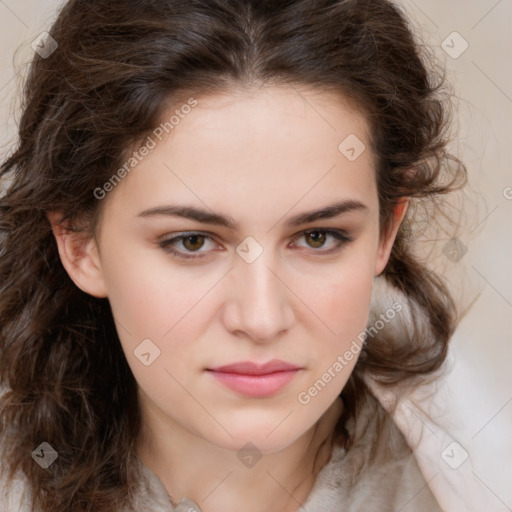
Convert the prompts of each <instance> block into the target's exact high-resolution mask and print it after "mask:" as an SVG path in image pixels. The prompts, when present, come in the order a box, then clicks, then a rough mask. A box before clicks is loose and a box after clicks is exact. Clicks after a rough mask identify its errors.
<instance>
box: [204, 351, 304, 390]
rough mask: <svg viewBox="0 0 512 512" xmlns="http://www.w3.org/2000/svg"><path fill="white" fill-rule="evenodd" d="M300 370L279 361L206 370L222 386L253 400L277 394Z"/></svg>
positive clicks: (232, 365) (244, 363)
mask: <svg viewBox="0 0 512 512" xmlns="http://www.w3.org/2000/svg"><path fill="white" fill-rule="evenodd" d="M300 370H302V368H301V367H300V366H296V365H293V364H291V363H286V362H284V361H280V360H277V359H274V360H272V361H269V362H268V363H265V364H258V363H253V362H251V361H242V362H239V363H234V364H229V365H224V366H218V367H215V368H207V369H206V371H207V372H208V373H209V374H210V375H212V377H213V378H214V379H215V380H216V381H217V382H219V383H220V384H223V385H224V386H226V387H227V388H229V389H231V390H232V391H235V392H236V393H239V394H241V395H244V396H249V397H253V398H265V397H268V396H272V395H274V394H276V393H277V392H279V391H280V390H282V389H283V388H284V387H285V386H286V385H287V384H288V383H289V382H290V381H291V380H292V379H293V378H294V377H295V376H296V375H297V374H298V373H299V371H300Z"/></svg>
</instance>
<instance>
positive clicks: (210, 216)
mask: <svg viewBox="0 0 512 512" xmlns="http://www.w3.org/2000/svg"><path fill="white" fill-rule="evenodd" d="M352 211H368V207H367V206H366V205H365V204H363V203H361V202H360V201H356V200H351V199H349V200H344V201H339V202H336V203H333V204H330V205H328V206H325V207H323V208H320V209H319V210H312V211H309V212H303V213H299V214H298V215H295V216H293V217H291V218H290V219H288V221H287V222H286V225H287V226H300V225H301V224H307V223H310V222H314V221H316V220H319V219H331V218H333V217H338V216H339V215H342V214H344V213H348V212H352ZM137 216H138V217H153V216H174V217H182V218H185V219H191V220H195V221H198V222H201V223H203V224H211V225H216V226H223V227H226V228H228V229H231V230H236V229H238V223H237V222H236V221H235V220H234V219H233V218H232V217H230V216H225V215H221V214H219V213H214V212H210V211H207V210H201V209H199V208H195V207H193V206H179V205H166V206H156V207H154V208H150V209H149V210H144V211H143V212H141V213H139V214H138V215H137Z"/></svg>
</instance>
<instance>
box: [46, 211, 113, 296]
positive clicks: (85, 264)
mask: <svg viewBox="0 0 512 512" xmlns="http://www.w3.org/2000/svg"><path fill="white" fill-rule="evenodd" d="M47 216H48V220H49V221H50V224H51V226H52V231H53V235H54V237H55V240H56V242H57V247H58V250H59V256H60V260H61V262H62V265H63V266H64V268H65V270H66V272H67V273H68V275H69V277H70V278H71V280H72V281H73V282H74V283H75V284H76V286H78V288H80V289H81V290H82V291H84V292H85V293H88V294H89V295H92V296H94V297H98V298H105V297H107V288H106V284H105V281H104V278H103V274H102V270H101V261H100V257H99V253H98V247H97V244H96V240H95V239H94V237H89V236H87V235H85V234H84V233H82V232H76V231H73V230H70V229H68V228H67V227H66V226H65V225H63V224H62V223H61V219H62V216H61V215H60V214H59V213H57V212H50V213H48V215H47Z"/></svg>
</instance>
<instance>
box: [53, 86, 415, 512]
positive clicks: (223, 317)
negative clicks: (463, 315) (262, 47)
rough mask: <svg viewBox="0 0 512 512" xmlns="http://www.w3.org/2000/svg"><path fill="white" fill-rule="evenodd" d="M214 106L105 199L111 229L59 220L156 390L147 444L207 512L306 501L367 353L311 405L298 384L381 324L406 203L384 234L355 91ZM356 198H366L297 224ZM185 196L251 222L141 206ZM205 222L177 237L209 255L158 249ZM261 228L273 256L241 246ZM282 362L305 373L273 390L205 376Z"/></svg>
mask: <svg viewBox="0 0 512 512" xmlns="http://www.w3.org/2000/svg"><path fill="white" fill-rule="evenodd" d="M197 100H198V105H197V106H196V107H195V108H194V109H192V111H191V113H190V114H188V115H187V116H186V117H185V118H184V119H182V120H181V121H180V123H179V125H178V126H176V127H175V128H174V130H173V131H172V132H171V133H170V135H169V136H167V137H166V138H165V139H164V140H163V141H161V142H159V143H158V145H157V146H156V147H155V148H154V149H153V150H152V151H151V153H150V154H149V155H148V156H146V157H145V158H144V160H143V161H142V162H141V163H140V164H139V165H137V166H136V167H135V169H134V170H133V171H132V172H131V173H130V174H129V175H128V176H127V177H126V178H124V179H123V180H122V182H121V183H120V184H118V185H117V186H116V187H115V189H114V190H113V191H112V192H110V193H109V194H108V195H107V198H106V199H104V200H103V202H102V204H101V207H102V216H101V221H100V225H99V226H98V228H99V229H98V230H97V231H96V235H95V236H94V237H92V238H90V239H87V240H84V239H83V238H80V237H78V236H76V235H74V234H73V233H71V232H69V231H66V229H65V227H63V226H60V225H59V224H58V220H59V215H58V214H57V213H53V214H50V215H49V218H50V221H51V222H52V226H53V229H54V233H55V236H56V239H57V242H58V245H59V251H60V255H61V259H62V262H63V265H64V266H65V268H66V270H67V271H68V273H69V275H70V276H71V278H72V279H73V280H74V282H75V283H76V284H77V286H79V287H80V288H81V289H82V290H84V291H86V292H87V293H90V294H91V295H93V296H96V297H108V299H109V301H110V304H111V306H112V310H113V313H114V317H115V319H116V322H117V326H118V334H119V338H120V340H121V344H122V346H123V350H124V352H125V355H126V358H127V361H128V364H129V365H130V367H131V370H132V372H133V374H134V376H135V379H136V380H137V383H138V387H139V398H140V406H141V412H142V418H143V434H142V435H141V437H140V439H139V443H138V448H137V451H138V453H139V455H140V456H141V459H142V460H143V462H144V464H145V465H146V466H147V467H149V468H150V469H152V470H153V471H154V472H155V473H156V474H157V475H158V476H159V477H160V479H161V480H162V482H163V484H164V485H165V487H166V489H167V491H168V493H169V495H170V496H172V497H173V499H174V500H175V501H179V500H180V499H181V498H182V497H185V496H186V497H188V498H190V499H193V500H194V501H196V502H197V503H198V504H199V506H200V507H201V509H202V510H203V511H204V512H220V511H223V512H226V511H234V510H245V511H248V512H262V511H266V512H278V511H279V512H283V511H285V512H291V511H295V510H298V508H299V506H300V504H301V503H303V502H304V500H305V499H306V497H307V495H308V493H309V492H310V490H311V488H312V485H313V484H314V481H315V476H316V474H317V473H318V471H319V470H320V469H321V468H322V467H323V466H324V464H325V463H326V462H327V461H328V460H329V457H330V454H331V451H332V433H333V428H334V425H335V422H336V420H337V418H338V417H339V414H340V411H341V405H340V401H339V400H338V399H337V397H338V396H339V393H340V392H341V390H342V389H343V387H344V385H345V383H346V381H347V379H348V377H349V376H350V373H351V371H352V370H353V367H354V365H355V363H356V361H357V357H354V359H353V360H352V361H350V363H349V364H347V365H346V366H345V367H344V368H343V369H342V370H341V371H339V372H337V373H336V376H335V378H333V379H332V380H331V381H330V382H329V383H328V384H327V385H326V386H325V388H324V389H322V390H321V392H319V393H318V394H317V395H316V396H315V397H313V398H311V400H310V402H309V403H308V404H301V403H300V402H299V401H298V398H297V397H298V394H299V393H301V392H304V391H307V390H308V389H309V388H310V387H311V386H312V384H313V383H314V382H315V381H316V380H318V379H319V378H321V376H322V374H324V373H325V372H326V370H327V369H328V368H329V367H332V365H333V363H334V362H335V361H336V359H337V357H338V356H339V355H341V354H343V353H344V352H345V351H346V350H347V349H349V348H350V345H351V343H352V341H353V340H355V339H356V338H357V335H358V334H360V333H361V332H362V331H364V329H365V327H366V324H367V320H368V314H369V306H370V300H371V294H372V286H373V280H374V277H375V276H376V275H378V274H380V273H381V272H382V271H383V269H384V267H385V265H386V263H387V261H388V258H389V254H390V251H391V247H392V244H393V241H394V239H395V236H396V232H397V230H398V227H399V225H400V222H401V221H402V219H403V217H404V215H405V212H406V210H407V203H406V202H403V203H402V204H401V205H399V206H397V208H396V209H395V216H394V221H393V223H392V225H390V227H389V229H388V230H387V231H386V234H385V235H384V236H380V235H379V218H378V196H377V189H376V181H375V164H374V155H372V153H371V151H370V149H369V148H370V144H369V138H368V125H367V123H366V120H365V119H364V117H363V116H362V115H361V114H360V113H358V112H357V111H356V110H354V109H352V108H349V107H348V106H347V104H346V103H344V102H343V101H342V99H341V98H340V97H338V96H333V95H330V94H328V93H325V92H319V91H314V90H307V89H306V88H301V89H294V88H289V87H277V86H272V87H271V86H266V87H263V88H259V89H251V90H238V91H237V92H236V93H230V94H229V95H215V96H209V97H201V98H197ZM164 114H165V115H163V118H168V117H169V113H168V112H166V113H164ZM350 134H356V135H357V137H358V138H359V139H360V140H361V141H362V142H363V143H364V144H365V146H366V150H365V151H363V153H362V154H361V155H360V156H359V157H358V158H357V159H356V160H355V161H349V160H348V159H347V158H346V157H345V156H344V154H342V153H341V152H340V151H339V150H338V145H339V144H340V143H341V142H342V141H343V140H344V139H345V138H346V137H347V136H348V135H350ZM342 200H352V201H359V202H361V203H363V205H365V208H362V209H355V210H351V211H348V212H346V213H343V214H341V215H339V216H337V217H335V218H329V219H320V220H316V221H313V222H309V223H306V224H301V225H300V226H288V225H287V221H288V220H289V219H290V218H291V217H293V216H295V215H297V214H298V213H301V212H309V211H312V210H317V209H320V208H323V207H325V206H327V205H330V204H331V203H334V202H338V201H342ZM170 204H179V205H190V206H194V207H196V208H201V209H205V210H207V211H213V212H216V213H220V214H222V215H225V216H230V217H232V218H233V220H234V221H236V222H237V223H238V228H237V229H236V230H231V229H228V228H226V227H223V226H215V225H209V224H204V223H201V222H198V221H195V220H189V219H185V218H180V217H176V216H169V215H148V216H142V217H141V216H140V215H139V214H140V213H141V212H143V211H146V210H148V209H151V208H155V207H161V206H166V205H170ZM313 228H316V229H338V230H343V231H345V232H346V234H347V235H348V236H350V237H352V238H353V240H352V241H350V242H346V243H344V244H343V245H341V247H339V242H338V241H337V240H336V239H335V238H333V237H332V235H329V234H325V238H323V237H322V233H316V238H315V237H314V236H311V235H309V236H308V235H307V234H304V231H306V230H311V229H313ZM190 231H196V232H200V233H202V234H206V235H208V236H210V237H211V238H210V239H209V238H204V239H201V238H199V239H195V240H194V241H190V240H189V241H188V243H187V242H186V241H181V242H180V241H176V242H175V243H174V245H173V247H174V248H175V249H176V250H178V251H181V252H182V253H187V252H188V253H189V254H190V253H193V251H196V253H197V252H199V253H202V254H203V255H204V254H205V255H206V256H204V257H203V258H198V259H188V260H187V259H180V258H178V257H176V256H173V255H172V254H170V253H169V252H166V250H164V248H162V247H161V246H160V244H159V242H160V241H161V240H162V239H163V238H165V239H171V238H173V237H176V236H179V235H180V234H183V232H190ZM249 236H250V237H252V238H254V240H256V242H257V244H259V246H260V247H261V248H262V249H263V252H262V254H261V255H260V256H259V257H258V258H256V259H255V260H254V261H252V262H251V263H248V262H247V261H246V260H244V259H243V258H242V257H240V256H239V254H237V252H236V249H237V247H238V246H239V245H240V244H241V242H243V241H244V240H245V239H246V237H249ZM318 239H320V241H318ZM242 245H243V244H242ZM144 339H150V340H152V342H153V343H154V344H155V345H156V346H157V347H158V348H159V350H160V356H159V357H158V358H156V359H155V360H154V362H152V364H151V365H149V366H145V365H144V364H142V363H141V361H140V360H139V359H138V358H137V357H136V356H135V354H134V350H135V349H136V348H137V346H138V345H139V344H140V343H141V341H142V340H144ZM274 358H275V359H281V360H283V361H287V362H290V363H293V364H296V365H298V366H300V367H301V368H302V369H301V370H300V371H299V372H297V374H296V376H295V377H294V378H293V380H292V381H291V382H290V383H288V385H287V386H286V387H285V388H283V389H282V390H280V391H279V392H278V393H276V394H275V395H273V396H270V397H266V398H249V397H247V396H244V395H241V394H239V393H236V392H234V391H232V390H230V389H228V388H226V387H225V386H224V385H222V384H221V383H219V382H217V381H216V380H215V379H213V378H212V376H211V374H210V373H209V372H207V371H205V369H206V368H211V367H214V366H219V365H224V364H229V363H233V362H237V361H255V362H259V363H264V362H266V361H269V360H271V359H274ZM247 442H250V443H252V444H253V445H255V446H256V447H257V449H258V450H259V452H261V454H262V458H261V459H260V460H259V461H258V462H257V463H256V464H255V465H253V466H252V467H246V466H245V465H244V464H242V462H241V461H240V460H239V458H238V457H237V452H238V450H240V449H241V448H242V447H243V446H244V445H245V444H246V443H247Z"/></svg>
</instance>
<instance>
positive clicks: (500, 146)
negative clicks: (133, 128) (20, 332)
mask: <svg viewBox="0 0 512 512" xmlns="http://www.w3.org/2000/svg"><path fill="white" fill-rule="evenodd" d="M398 3H399V4H400V5H401V6H402V7H403V8H404V9H405V11H406V12H407V14H408V15H409V17H410V19H411V22H412V24H413V27H415V29H416V31H417V33H418V34H419V37H420V38H421V39H422V40H423V41H424V42H425V43H426V44H427V45H428V46H429V47H431V48H432V49H433V50H434V51H435V54H436V55H437V57H438V59H439V61H440V63H441V64H442V65H444V66H445V67H446V69H447V78H448V80H449V82H451V83H452V86H453V91H454V94H455V96H454V106H455V108H456V119H455V124H454V129H455V132H454V136H453V141H452V143H451V149H452V152H453V153H454V154H455V155H456V156H458V157H459V158H461V159H462V160H463V161H464V163H465V164H466V166H467V168H468V172H469V186H468V188H467V191H466V195H465V198H464V204H463V206H464V207H465V208H466V209H467V213H466V220H465V222H464V224H461V226H460V230H459V232H458V234H457V236H456V238H455V239H453V237H451V236H450V235H448V234H446V233H444V232H441V233H438V235H437V238H438V242H436V244H435V245H433V246H432V245H431V244H425V245H428V246H429V253H428V256H426V257H428V261H429V263H430V264H431V266H432V267H433V268H435V269H436V270H438V271H440V272H442V273H443V275H445V276H446V278H447V279H448V280H449V281H450V283H451V284H452V286H453V287H454V289H455V290H456V291H457V293H458V295H459V297H460V299H462V300H464V301H465V303H466V304H469V303H471V302H473V305H472V307H471V309H470V310H469V311H468V313H467V315H466V316H465V317H464V318H463V320H462V322H461V323H460V326H459V328H458V330H457V332H456V334H455V336H454V338H453V344H452V360H453V363H452V365H453V368H452V370H451V372H450V374H449V375H448V377H447V378H446V380H445V382H444V383H443V384H442V389H440V390H439V393H441V394H444V395H445V396H448V397H449V403H450V409H449V410H448V412H447V415H448V417H447V418H445V419H446V424H447V425H449V429H450V434H452V435H453V437H454V438H456V439H457V440H458V441H459V443H460V444H461V445H462V446H463V447H464V449H465V450H466V451H467V452H468V453H469V457H470V459H471V462H472V466H473V469H472V471H473V473H474V475H475V477H476V479H477V480H478V481H480V482H481V483H482V486H483V488H484V489H485V492H486V495H487V496H486V497H487V499H488V501H487V499H486V502H488V507H487V510H486V512H490V511H496V512H502V511H503V512H505V511H507V510H508V511H512V486H511V483H512V467H511V466H512V439H511V437H512V436H511V435H510V433H511V432H512V429H511V427H512V371H511V367H512V344H511V341H512V340H511V337H512V336H511V333H512V170H511V169H512V128H511V127H512V66H511V64H510V63H511V62H512V59H511V57H512V55H511V53H512V31H511V30H510V26H511V24H512V1H511V0H498V1H496V0H450V2H446V1H444V0H415V1H412V0H400V1H399V2H398ZM61 4H62V1H57V0H0V44H1V47H2V52H1V54H0V156H1V157H2V158H3V157H4V156H5V155H6V154H8V152H9V150H10V144H11V143H13V142H14V141H15V138H16V123H17V120H18V118H19V99H20V97H19V94H17V93H18V91H19V89H20V84H21V83H22V79H23V77H24V75H25V72H26V69H27V65H28V63H29V61H30V58H31V56H32V55H33V51H34V50H33V49H32V45H33V46H34V47H35V44H37V38H38V36H39V35H40V34H41V32H43V31H44V30H47V29H48V28H49V27H50V25H51V23H52V20H53V19H54V17H55V14H56V12H57V9H58V7H59V5H61ZM34 41H36V43H34ZM455 220H456V221H457V220H458V219H455ZM424 239H425V240H427V239H429V237H427V236H426V235H425V237H424ZM482 512H483V511H482Z"/></svg>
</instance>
